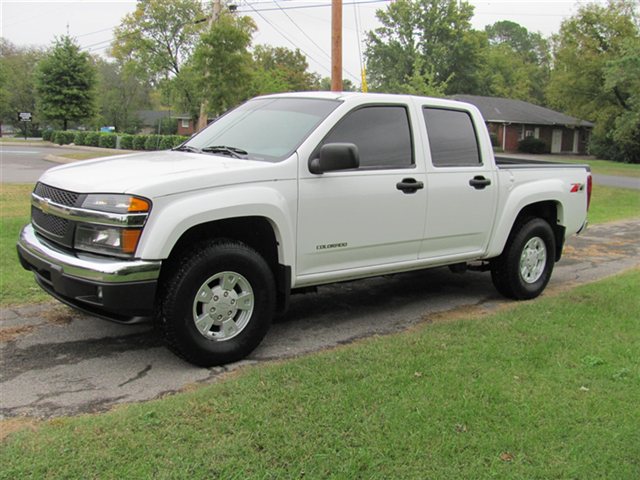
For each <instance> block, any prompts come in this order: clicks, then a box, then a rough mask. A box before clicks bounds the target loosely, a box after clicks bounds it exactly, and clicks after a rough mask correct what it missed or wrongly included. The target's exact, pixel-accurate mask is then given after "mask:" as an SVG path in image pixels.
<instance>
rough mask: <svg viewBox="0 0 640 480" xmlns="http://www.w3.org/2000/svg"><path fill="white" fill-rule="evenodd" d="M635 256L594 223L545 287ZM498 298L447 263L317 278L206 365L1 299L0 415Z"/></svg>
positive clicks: (137, 338) (96, 324)
mask: <svg viewBox="0 0 640 480" xmlns="http://www.w3.org/2000/svg"><path fill="white" fill-rule="evenodd" d="M638 266H640V220H635V221H627V222H618V223H614V224H608V225H604V226H594V227H591V228H590V229H588V230H587V232H586V233H585V234H584V235H582V236H580V237H573V238H571V239H570V242H569V243H568V245H567V248H566V250H565V257H564V258H563V259H562V260H561V262H560V263H558V265H557V266H556V269H555V271H554V275H553V278H552V280H551V283H550V285H549V287H548V290H547V294H549V293H551V292H553V291H554V290H558V289H561V288H565V287H567V286H571V285H574V284H577V283H582V282H588V281H592V280H596V279H599V278H602V277H605V276H608V275H611V274H614V273H617V272H619V271H622V270H625V269H628V268H632V267H638ZM505 303H508V302H507V301H506V300H505V299H503V298H502V297H500V296H499V295H498V294H497V293H496V292H495V290H494V289H493V287H492V285H491V280H490V278H489V274H488V273H476V272H473V273H467V274H465V275H455V274H452V273H450V272H449V270H448V269H435V270H430V271H424V272H414V273H408V274H401V275H395V276H392V277H380V278H374V279H369V280H365V281H360V282H352V283H346V284H340V285H331V286H325V287H320V289H319V292H318V293H317V294H307V295H299V296H294V298H293V301H292V307H291V310H290V311H289V313H288V314H287V316H286V317H285V318H284V319H283V320H282V321H280V322H279V323H277V324H275V325H274V326H273V327H272V329H271V331H270V332H269V334H268V336H267V338H266V339H265V341H264V342H263V344H262V345H261V346H260V347H259V348H258V349H257V350H256V351H255V352H254V353H253V354H252V355H251V356H250V357H249V359H248V360H247V361H245V362H241V363H239V364H235V365H230V366H227V367H224V368H212V369H205V368H198V367H194V366H192V365H189V364H187V363H185V362H183V361H181V360H179V359H178V358H176V357H175V356H173V355H172V354H171V353H170V352H168V351H167V350H166V349H165V348H164V347H163V346H162V342H161V341H160V340H159V339H158V338H157V337H156V336H155V334H154V333H153V331H152V330H151V329H150V327H149V326H144V325H140V326H135V327H132V326H130V327H127V326H121V325H116V324H112V323H109V322H105V321H102V320H98V319H95V318H91V317H86V316H83V315H80V314H77V313H75V312H73V311H72V310H70V309H67V308H66V307H63V306H60V305H57V304H53V303H49V304H45V305H37V306H32V307H25V308H21V309H19V310H7V309H5V310H1V311H0V313H1V316H0V359H1V365H0V418H2V417H4V418H7V417H14V416H18V415H30V416H36V417H53V416H60V415H68V414H77V413H82V412H94V411H103V410H107V409H109V408H110V407H112V406H114V405H116V404H120V403H127V402H136V401H141V400H148V399H152V398H156V397H158V396H161V395H164V394H167V393H170V392H175V391H179V390H181V389H184V388H185V387H188V386H189V385H192V384H197V383H202V382H212V381H216V380H217V379H219V378H220V376H221V375H222V374H223V373H225V372H227V371H229V370H231V369H234V368H237V367H238V366H241V365H244V364H247V363H249V364H254V363H259V362H264V361H267V360H272V359H281V358H287V357H292V356H296V355H302V354H305V353H308V352H313V351H317V350H321V349H326V348H330V347H334V346H337V345H340V344H345V343H349V342H352V341H354V340H355V339H359V338H364V337H369V336H372V335H376V334H387V333H392V332H396V331H400V330H404V329H407V328H409V327H411V326H412V325H415V324H417V323H421V322H425V321H426V322H429V321H431V320H433V319H434V317H435V316H436V314H438V313H439V312H446V311H450V310H452V309H455V308H458V307H465V308H472V309H476V310H478V311H480V312H485V311H486V312H490V311H492V310H494V309H496V308H497V307H499V306H500V305H503V304H505ZM345 368H348V366H346V367H345Z"/></svg>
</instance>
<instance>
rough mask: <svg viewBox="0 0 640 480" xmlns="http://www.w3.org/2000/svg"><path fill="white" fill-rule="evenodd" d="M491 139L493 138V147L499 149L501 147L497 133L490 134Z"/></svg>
mask: <svg viewBox="0 0 640 480" xmlns="http://www.w3.org/2000/svg"><path fill="white" fill-rule="evenodd" d="M489 137H490V138H491V146H492V147H499V146H500V141H499V140H498V135H496V134H495V133H490V134H489Z"/></svg>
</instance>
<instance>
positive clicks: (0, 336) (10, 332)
mask: <svg viewBox="0 0 640 480" xmlns="http://www.w3.org/2000/svg"><path fill="white" fill-rule="evenodd" d="M34 328H36V327H35V326H34V325H29V326H27V327H8V328H0V342H5V343H6V342H10V341H11V340H13V339H14V338H16V337H17V336H19V335H24V334H25V333H30V332H31V331H32V330H33V329H34Z"/></svg>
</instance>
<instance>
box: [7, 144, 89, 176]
mask: <svg viewBox="0 0 640 480" xmlns="http://www.w3.org/2000/svg"><path fill="white" fill-rule="evenodd" d="M70 152H77V150H72V149H65V148H61V147H52V146H44V145H43V146H29V145H12V144H9V143H5V144H2V145H0V181H2V183H35V181H36V180H38V178H40V175H42V173H43V172H44V171H45V170H48V169H49V168H51V167H55V166H57V165H58V164H57V163H54V162H49V161H47V160H45V159H44V157H46V156H47V155H61V154H64V153H70Z"/></svg>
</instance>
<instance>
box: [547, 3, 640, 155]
mask: <svg viewBox="0 0 640 480" xmlns="http://www.w3.org/2000/svg"><path fill="white" fill-rule="evenodd" d="M639 37H640V28H639V20H638V4H637V2H635V1H633V0H610V1H609V4H608V5H607V6H604V7H603V6H600V5H597V4H589V5H586V6H584V7H582V8H580V9H579V10H578V12H577V14H576V15H574V16H573V17H571V18H569V19H567V20H565V21H564V22H563V23H562V25H561V27H560V33H559V34H558V35H557V36H555V37H554V40H553V41H554V62H553V64H554V68H553V70H552V72H551V79H550V83H549V87H548V89H547V96H548V99H549V101H550V102H551V103H552V105H553V106H555V107H556V108H559V109H562V110H564V111H566V112H568V113H569V114H571V115H574V116H576V117H579V118H587V119H589V120H593V121H595V122H596V127H595V129H594V132H593V135H592V141H591V144H590V149H591V151H592V153H594V154H596V155H599V156H603V157H607V158H610V159H611V160H619V161H627V162H630V161H634V162H638V161H640V160H639V158H638V152H639V151H640V139H638V137H637V134H636V135H635V140H634V135H633V134H630V132H632V131H633V129H634V128H633V126H632V125H633V121H634V120H633V119H634V118H635V119H637V118H638V108H640V105H638V101H637V83H636V82H634V81H633V74H634V72H633V71H631V72H626V71H624V70H623V69H621V66H622V65H624V66H628V67H629V68H635V67H634V65H635V61H634V59H635V58H637V55H638V53H637V52H638V50H637V49H636V50H634V48H637V45H638V38H639ZM636 72H637V71H636ZM627 73H628V74H627ZM634 88H635V90H634ZM636 127H637V124H636ZM622 140H624V146H623V145H621V144H618V142H620V141H622ZM634 152H635V153H634Z"/></svg>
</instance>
